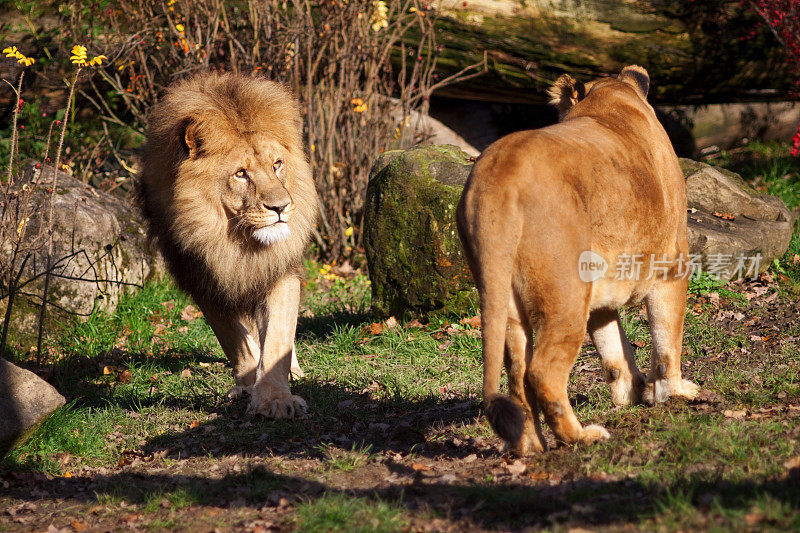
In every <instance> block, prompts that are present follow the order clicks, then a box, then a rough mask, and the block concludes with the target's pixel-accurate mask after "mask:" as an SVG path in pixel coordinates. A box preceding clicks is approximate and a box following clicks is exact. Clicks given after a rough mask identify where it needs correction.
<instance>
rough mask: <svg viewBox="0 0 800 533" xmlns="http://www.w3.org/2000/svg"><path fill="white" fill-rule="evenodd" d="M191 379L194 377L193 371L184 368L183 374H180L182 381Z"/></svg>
mask: <svg viewBox="0 0 800 533" xmlns="http://www.w3.org/2000/svg"><path fill="white" fill-rule="evenodd" d="M190 377H192V371H191V370H189V369H188V368H184V369H183V370H181V374H180V378H181V379H186V378H190Z"/></svg>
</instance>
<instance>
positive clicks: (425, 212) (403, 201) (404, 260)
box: [364, 145, 477, 316]
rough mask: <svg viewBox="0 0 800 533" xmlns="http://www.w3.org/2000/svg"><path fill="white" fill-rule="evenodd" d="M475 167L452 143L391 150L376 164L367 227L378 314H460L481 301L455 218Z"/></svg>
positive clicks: (369, 197) (366, 220)
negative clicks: (464, 189) (464, 254)
mask: <svg viewBox="0 0 800 533" xmlns="http://www.w3.org/2000/svg"><path fill="white" fill-rule="evenodd" d="M471 167H472V163H471V161H470V158H469V157H468V156H467V154H465V153H464V152H462V151H461V150H460V149H459V148H457V147H455V146H448V145H444V146H425V147H418V148H413V149H411V150H406V151H402V150H395V151H391V152H386V153H384V154H382V155H381V157H380V158H379V159H378V161H377V162H376V163H375V165H374V166H373V168H372V172H371V174H370V179H369V185H368V186H367V200H366V205H365V210H364V211H365V213H364V217H365V219H364V228H365V248H366V254H367V261H368V262H369V276H370V281H371V283H372V308H373V311H374V312H375V313H376V314H378V315H380V316H389V315H398V316H400V315H402V314H403V313H404V312H405V311H412V312H430V311H443V312H456V313H458V312H461V311H463V310H464V309H466V308H469V307H470V306H472V305H474V302H476V301H477V299H476V292H475V289H474V288H473V285H472V275H471V274H470V271H469V268H468V267H467V265H466V262H465V261H464V256H463V251H462V248H461V242H460V241H459V238H458V231H457V229H456V220H455V212H456V206H457V205H458V200H459V198H460V197H461V190H462V189H463V187H464V182H465V181H466V179H467V175H468V174H469V171H470V168H471Z"/></svg>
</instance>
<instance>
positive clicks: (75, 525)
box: [69, 520, 89, 531]
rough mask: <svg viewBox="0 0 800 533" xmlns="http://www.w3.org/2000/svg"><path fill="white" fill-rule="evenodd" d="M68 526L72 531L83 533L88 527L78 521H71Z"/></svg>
mask: <svg viewBox="0 0 800 533" xmlns="http://www.w3.org/2000/svg"><path fill="white" fill-rule="evenodd" d="M69 525H71V526H72V529H74V530H75V531H83V530H84V529H86V528H87V527H89V525H88V524H87V523H85V522H81V521H80V520H73V521H72V522H70V523H69Z"/></svg>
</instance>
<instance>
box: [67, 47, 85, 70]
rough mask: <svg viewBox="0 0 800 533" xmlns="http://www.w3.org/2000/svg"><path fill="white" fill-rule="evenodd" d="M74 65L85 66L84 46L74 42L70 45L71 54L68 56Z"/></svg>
mask: <svg viewBox="0 0 800 533" xmlns="http://www.w3.org/2000/svg"><path fill="white" fill-rule="evenodd" d="M69 60H70V61H72V63H73V64H74V65H79V66H81V67H85V66H86V47H85V46H83V45H82V44H76V45H75V46H73V47H72V55H71V56H70V57H69Z"/></svg>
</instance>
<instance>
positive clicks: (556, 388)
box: [526, 296, 610, 444]
mask: <svg viewBox="0 0 800 533" xmlns="http://www.w3.org/2000/svg"><path fill="white" fill-rule="evenodd" d="M554 298H557V296H554ZM576 307H577V306H576ZM586 319H587V316H586V314H582V313H580V311H579V310H574V309H573V310H568V309H565V308H562V309H558V310H555V312H551V313H550V314H549V315H548V316H546V317H545V318H544V320H542V323H541V325H540V326H539V328H538V329H537V331H536V347H535V348H534V350H533V356H532V358H531V362H530V364H529V365H528V371H527V375H526V380H527V381H528V384H529V386H530V387H531V388H532V389H533V390H534V391H535V392H536V398H537V400H538V404H539V407H540V409H541V410H542V412H543V413H544V416H545V420H546V421H547V424H548V425H549V426H550V428H551V429H552V430H553V433H555V435H556V438H557V439H558V440H559V441H561V442H566V443H573V442H583V443H587V444H588V443H592V442H596V441H598V440H605V439H608V438H609V437H610V435H609V433H608V431H606V429H605V428H604V427H602V426H599V425H590V426H586V427H584V426H582V425H581V423H580V422H579V421H578V418H577V417H576V416H575V411H574V410H573V409H572V406H571V405H570V403H569V396H568V394H567V384H568V381H569V374H570V372H571V371H572V366H573V365H574V364H575V359H576V358H577V356H578V352H579V351H580V348H581V345H582V344H583V338H584V336H585V335H586V322H587V320H586Z"/></svg>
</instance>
